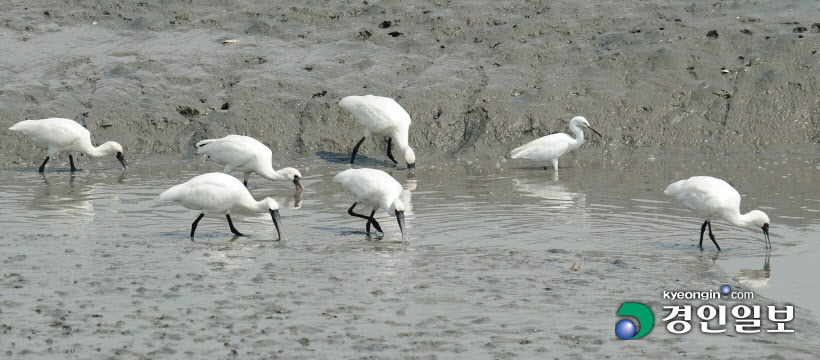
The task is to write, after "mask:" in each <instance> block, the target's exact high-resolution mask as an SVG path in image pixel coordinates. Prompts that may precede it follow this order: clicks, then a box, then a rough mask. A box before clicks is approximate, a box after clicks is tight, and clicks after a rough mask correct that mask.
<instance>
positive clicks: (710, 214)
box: [664, 176, 772, 251]
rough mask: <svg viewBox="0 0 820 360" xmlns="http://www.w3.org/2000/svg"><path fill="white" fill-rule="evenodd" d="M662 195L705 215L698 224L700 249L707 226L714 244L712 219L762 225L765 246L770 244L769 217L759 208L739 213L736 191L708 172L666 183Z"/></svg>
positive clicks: (741, 224) (737, 223) (738, 195)
mask: <svg viewBox="0 0 820 360" xmlns="http://www.w3.org/2000/svg"><path fill="white" fill-rule="evenodd" d="M664 193H665V194H666V195H672V196H674V197H676V198H677V199H678V200H679V201H680V202H681V203H682V204H683V205H684V206H686V207H688V208H689V209H691V210H692V211H694V212H695V213H696V214H698V216H700V217H702V218H704V219H706V221H704V222H703V225H702V226H701V227H700V244H699V245H698V246H700V249H701V250H703V232H704V231H706V226H707V225H708V226H709V238H710V239H712V242H713V243H715V246H717V249H718V251H720V246H719V245H718V243H717V241H715V235H712V220H714V219H723V220H726V221H728V222H729V223H731V224H732V225H735V226H742V227H758V228H761V229H763V235H764V236H765V240H766V248H771V247H772V242H771V240H769V217H768V216H767V215H766V213H764V212H762V211H760V210H752V211H750V212H748V213H747V214H744V215H741V214H740V194H739V193H738V192H737V190H735V188H733V187H732V185H729V184H728V183H727V182H725V181H723V180H721V179H717V178H713V177H711V176H693V177H690V178H689V179H686V180H680V181H677V182H674V183H672V184H671V185H669V186H668V187H667V188H666V190H664Z"/></svg>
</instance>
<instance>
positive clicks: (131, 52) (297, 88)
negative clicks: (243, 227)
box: [0, 1, 820, 166]
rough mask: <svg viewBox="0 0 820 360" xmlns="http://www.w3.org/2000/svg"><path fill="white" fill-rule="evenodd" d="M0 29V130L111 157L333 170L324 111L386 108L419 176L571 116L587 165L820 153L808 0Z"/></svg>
mask: <svg viewBox="0 0 820 360" xmlns="http://www.w3.org/2000/svg"><path fill="white" fill-rule="evenodd" d="M0 11H2V13H3V20H2V27H0V34H2V37H0V38H2V40H1V41H2V48H3V51H2V52H0V71H2V81H0V126H2V127H4V128H5V127H7V125H11V124H13V123H15V122H17V121H19V120H22V119H36V118H45V117H53V116H60V117H68V118H73V119H76V120H78V121H79V122H80V123H82V124H84V125H85V126H86V127H88V128H89V129H90V130H91V131H92V134H93V138H92V139H93V140H94V141H95V142H102V141H103V139H106V140H108V139H115V140H117V141H119V142H120V143H122V144H123V145H124V146H125V148H126V149H127V150H128V153H127V154H126V155H127V156H128V157H129V158H141V157H155V156H157V155H160V154H169V155H172V156H179V154H180V153H181V154H184V155H190V154H191V153H192V152H193V144H194V143H195V142H196V141H198V140H200V139H202V138H205V137H214V136H223V135H226V134H229V133H244V134H249V135H253V136H255V137H257V138H260V139H261V140H263V142H265V143H266V144H268V145H270V146H271V147H272V148H273V149H274V150H282V151H287V152H289V153H312V152H315V151H332V152H349V151H350V149H351V148H352V146H353V145H354V143H355V140H356V139H357V138H358V137H360V136H361V130H360V129H359V128H358V127H356V126H354V123H353V120H352V119H351V117H350V116H349V115H348V114H345V113H343V111H342V110H341V109H340V108H339V107H338V106H337V101H338V100H339V99H340V98H341V97H343V96H346V95H351V94H378V95H385V96H391V97H395V98H397V99H398V101H399V103H401V104H402V106H404V107H405V109H407V110H408V112H409V113H410V114H411V116H412V117H413V121H414V122H413V126H412V128H411V129H412V130H411V144H412V145H413V146H414V147H416V148H417V151H416V152H417V153H418V155H419V157H421V158H422V159H424V158H428V159H429V158H430V157H432V156H435V155H439V154H470V155H475V156H479V157H488V156H489V157H495V156H498V155H503V154H507V153H508V151H509V150H510V149H511V148H513V147H514V145H515V144H518V143H521V142H524V141H529V140H532V139H533V138H536V137H538V136H543V135H545V134H548V133H551V132H557V131H566V121H567V120H568V119H569V118H570V117H572V116H574V115H584V116H586V117H587V118H588V119H589V120H590V122H591V123H592V125H593V126H594V127H596V128H597V129H598V130H599V131H601V132H602V133H604V134H606V139H607V140H606V142H607V144H606V145H607V146H606V147H598V149H601V150H602V151H605V152H613V151H617V150H623V149H631V148H634V147H640V146H653V147H657V146H663V147H664V149H665V150H666V151H673V150H672V149H673V148H684V149H693V150H698V151H701V150H709V151H724V150H749V149H762V148H768V147H771V146H775V145H782V144H805V143H810V142H814V143H816V142H817V141H818V138H819V136H820V106H818V96H817V94H818V92H819V91H820V83H818V73H817V71H816V67H817V62H818V58H820V55H818V54H817V50H818V47H820V44H819V43H818V41H817V37H818V31H820V25H818V24H817V23H816V21H817V20H818V16H817V15H818V8H817V4H816V3H814V2H812V1H805V2H781V1H776V2H768V1H761V2H732V1H718V2H702V1H673V2H669V1H642V2H629V3H627V2H622V1H611V2H594V3H592V2H584V1H559V2H549V3H540V2H521V1H470V2H445V1H440V2H435V1H430V2H427V1H403V2H395V3H394V2H380V1H353V2H345V3H342V2H336V1H306V2H292V3H288V4H283V3H282V2H267V1H227V2H223V1H217V2H210V1H197V2H196V3H195V4H193V3H189V2H159V1H141V2H115V1H112V2H109V1H100V2H52V1H26V2H20V1H13V2H4V3H2V4H0ZM227 39H237V40H239V43H237V44H234V45H223V43H222V41H223V40H227ZM722 69H725V70H727V71H728V73H727V74H724V73H723V72H722V71H721V70H722ZM223 109H224V110H223ZM594 141H598V142H599V141H600V140H594ZM21 145H22V146H21ZM369 146H370V147H372V146H373V145H372V143H371V144H370V145H369ZM380 146H383V145H380ZM30 149H31V146H30V143H27V142H24V141H23V136H22V135H11V136H9V135H8V134H5V135H3V141H2V142H0V154H1V155H2V160H0V161H2V164H4V165H6V166H8V165H9V164H15V163H26V164H34V163H39V162H40V161H42V160H41V156H39V154H38V155H35V154H32V153H31V151H30ZM684 151H686V150H684ZM62 160H63V159H60V161H62Z"/></svg>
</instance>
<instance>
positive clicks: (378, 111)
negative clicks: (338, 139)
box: [339, 95, 416, 168]
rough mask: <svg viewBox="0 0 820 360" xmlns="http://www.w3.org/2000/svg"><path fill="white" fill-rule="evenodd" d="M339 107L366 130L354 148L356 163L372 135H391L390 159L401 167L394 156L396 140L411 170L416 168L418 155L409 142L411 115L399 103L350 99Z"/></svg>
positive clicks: (373, 98)
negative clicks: (362, 146)
mask: <svg viewBox="0 0 820 360" xmlns="http://www.w3.org/2000/svg"><path fill="white" fill-rule="evenodd" d="M339 106H340V107H341V108H342V109H345V110H347V111H348V112H349V113H350V114H352V115H353V118H354V119H355V120H356V121H358V122H359V124H362V125H363V126H364V128H365V130H364V136H362V139H361V140H359V142H358V143H357V144H356V146H355V147H353V155H352V156H351V157H350V163H351V164H352V163H353V161H354V160H356V153H357V152H359V146H361V145H362V143H363V142H364V140H365V139H367V137H368V136H370V135H384V136H387V157H388V158H390V160H391V161H393V163H394V164H398V161H396V159H395V158H393V153H392V150H391V148H392V141H393V140H395V141H396V145H398V148H399V151H400V152H401V153H402V154H403V155H404V160H405V161H407V167H408V168H414V167H416V153H415V152H413V149H412V148H411V147H410V143H409V140H408V137H409V134H410V114H408V113H407V111H405V110H404V108H402V107H401V105H399V103H397V102H396V101H395V100H393V99H391V98H388V97H383V96H374V95H365V96H347V97H345V98H342V100H340V101H339Z"/></svg>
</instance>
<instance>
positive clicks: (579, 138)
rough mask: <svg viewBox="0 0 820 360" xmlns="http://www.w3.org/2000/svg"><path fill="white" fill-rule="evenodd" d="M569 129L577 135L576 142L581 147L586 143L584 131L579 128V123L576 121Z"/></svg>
mask: <svg viewBox="0 0 820 360" xmlns="http://www.w3.org/2000/svg"><path fill="white" fill-rule="evenodd" d="M569 129H570V130H572V132H573V133H575V142H576V143H577V145H578V146H580V145H581V143H583V142H584V131H583V130H581V127H580V126H578V123H576V122H574V121H573V122H571V123H570V124H569Z"/></svg>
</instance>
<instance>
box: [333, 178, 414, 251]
mask: <svg viewBox="0 0 820 360" xmlns="http://www.w3.org/2000/svg"><path fill="white" fill-rule="evenodd" d="M334 180H335V181H336V182H338V183H341V184H342V186H344V187H345V189H347V191H349V192H350V193H351V194H353V198H354V200H355V202H354V203H353V205H352V206H350V209H347V213H348V214H350V216H355V217H360V218H362V219H367V225H366V226H365V229H366V230H367V233H368V234H369V233H370V225H371V224H372V225H373V227H374V228H375V229H376V231H379V232H382V233H384V231H382V228H381V226H379V222H378V221H376V219H375V218H373V215H374V214H375V213H376V210H378V209H379V208H382V209H383V210H384V211H386V212H387V213H388V214H389V215H391V216H395V217H396V220H397V221H398V223H399V230H401V238H402V241H405V240H406V239H407V235H406V233H405V230H404V210H405V208H404V203H403V202H402V201H401V199H400V196H401V192H402V187H401V184H399V182H398V181H396V179H394V178H393V177H392V176H390V175H389V174H387V173H386V172H384V171H381V170H375V169H347V170H345V171H342V172H340V173H339V174H337V175H336V177H335V178H334ZM358 204H362V205H369V206H372V207H373V208H372V211H371V212H370V216H366V215H362V214H357V213H355V212H353V208H355V207H356V205H358Z"/></svg>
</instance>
